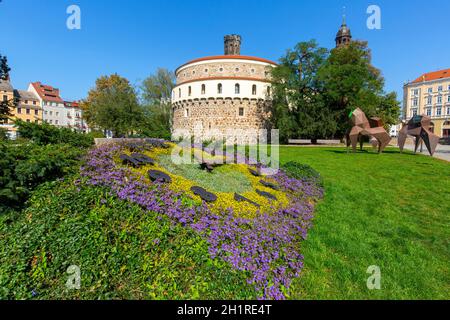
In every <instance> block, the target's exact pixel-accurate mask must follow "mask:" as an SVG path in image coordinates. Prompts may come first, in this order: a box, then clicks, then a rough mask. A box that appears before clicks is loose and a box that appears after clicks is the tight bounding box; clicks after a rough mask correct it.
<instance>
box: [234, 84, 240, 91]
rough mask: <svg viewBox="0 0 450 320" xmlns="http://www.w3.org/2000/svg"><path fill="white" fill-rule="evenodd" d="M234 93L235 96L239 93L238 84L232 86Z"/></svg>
mask: <svg viewBox="0 0 450 320" xmlns="http://www.w3.org/2000/svg"><path fill="white" fill-rule="evenodd" d="M234 93H235V94H239V93H241V86H240V85H239V83H236V84H235V85H234Z"/></svg>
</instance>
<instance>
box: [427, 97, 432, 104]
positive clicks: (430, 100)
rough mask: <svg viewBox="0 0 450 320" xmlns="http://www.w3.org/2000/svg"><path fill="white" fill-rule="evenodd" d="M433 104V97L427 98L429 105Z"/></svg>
mask: <svg viewBox="0 0 450 320" xmlns="http://www.w3.org/2000/svg"><path fill="white" fill-rule="evenodd" d="M432 103H433V97H432V96H429V97H427V104H432Z"/></svg>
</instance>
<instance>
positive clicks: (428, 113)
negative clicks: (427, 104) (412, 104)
mask: <svg viewBox="0 0 450 320" xmlns="http://www.w3.org/2000/svg"><path fill="white" fill-rule="evenodd" d="M427 116H429V117H431V108H427Z"/></svg>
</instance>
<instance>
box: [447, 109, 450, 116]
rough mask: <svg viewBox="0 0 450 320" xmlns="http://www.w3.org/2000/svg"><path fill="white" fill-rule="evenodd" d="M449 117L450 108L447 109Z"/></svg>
mask: <svg viewBox="0 0 450 320" xmlns="http://www.w3.org/2000/svg"><path fill="white" fill-rule="evenodd" d="M447 115H449V116H450V107H448V108H447Z"/></svg>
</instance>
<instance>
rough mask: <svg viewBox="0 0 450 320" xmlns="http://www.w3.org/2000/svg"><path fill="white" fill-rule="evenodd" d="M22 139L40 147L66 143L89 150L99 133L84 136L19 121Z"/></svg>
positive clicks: (17, 124) (66, 129)
mask: <svg viewBox="0 0 450 320" xmlns="http://www.w3.org/2000/svg"><path fill="white" fill-rule="evenodd" d="M15 125H16V126H17V128H18V130H17V132H18V134H19V136H20V137H22V138H25V139H30V140H31V141H32V142H34V143H36V144H39V145H47V144H59V143H66V144H70V145H71V146H74V147H78V148H89V147H91V146H92V145H93V144H94V137H95V136H98V133H92V134H83V133H78V132H75V131H72V130H71V129H69V128H58V127H55V126H52V125H50V124H47V123H45V122H44V123H42V124H36V123H28V122H24V121H21V120H17V121H16V124H15Z"/></svg>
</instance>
